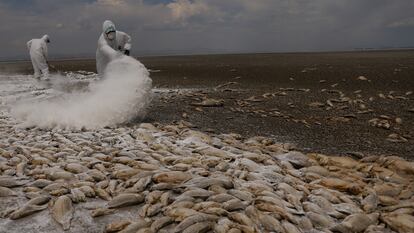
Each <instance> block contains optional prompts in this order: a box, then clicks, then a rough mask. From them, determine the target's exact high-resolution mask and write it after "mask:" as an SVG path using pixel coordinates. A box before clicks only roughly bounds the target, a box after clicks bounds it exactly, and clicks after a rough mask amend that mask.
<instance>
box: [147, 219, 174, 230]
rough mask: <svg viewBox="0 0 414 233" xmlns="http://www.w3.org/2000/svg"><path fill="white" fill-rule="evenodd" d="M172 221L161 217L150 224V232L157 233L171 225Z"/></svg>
mask: <svg viewBox="0 0 414 233" xmlns="http://www.w3.org/2000/svg"><path fill="white" fill-rule="evenodd" d="M172 222H174V220H173V219H172V218H170V217H167V216H166V217H161V218H159V219H157V220H155V221H154V222H153V223H152V224H151V231H152V232H158V230H159V229H161V228H163V227H165V226H167V225H169V224H171V223H172Z"/></svg>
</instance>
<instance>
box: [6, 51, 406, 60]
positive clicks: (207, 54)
mask: <svg viewBox="0 0 414 233" xmlns="http://www.w3.org/2000/svg"><path fill="white" fill-rule="evenodd" d="M406 51H413V52H414V47H412V48H411V47H408V48H384V49H370V48H366V49H354V50H332V51H296V52H252V53H248V52H241V53H199V54H191V53H190V54H187V53H182V54H181V53H177V54H166V55H142V56H138V57H137V58H157V57H188V56H225V55H260V54H281V55H283V54H340V53H344V54H346V53H367V52H368V53H375V52H406ZM88 60H95V57H92V56H91V57H64V58H52V59H50V61H88ZM29 61H30V60H29V59H10V60H8V59H6V60H0V63H19V62H29Z"/></svg>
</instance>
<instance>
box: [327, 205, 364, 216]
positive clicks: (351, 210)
mask: <svg viewBox="0 0 414 233" xmlns="http://www.w3.org/2000/svg"><path fill="white" fill-rule="evenodd" d="M333 207H334V208H335V210H336V211H338V212H341V213H344V214H348V215H349V214H357V213H362V212H363V211H362V210H361V209H360V208H359V207H358V206H357V205H354V204H351V203H339V204H334V205H333Z"/></svg>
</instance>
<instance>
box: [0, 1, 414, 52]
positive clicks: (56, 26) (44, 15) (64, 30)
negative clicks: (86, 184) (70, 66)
mask: <svg viewBox="0 0 414 233" xmlns="http://www.w3.org/2000/svg"><path fill="white" fill-rule="evenodd" d="M19 2H20V1H10V0H0V20H1V21H2V23H1V24H0V30H1V32H2V37H1V38H0V46H1V47H0V49H1V54H0V58H1V59H4V58H14V57H22V56H24V57H26V58H27V55H26V53H27V51H26V48H25V42H26V41H28V40H29V39H31V38H34V37H40V36H41V35H43V34H46V33H47V34H49V35H50V36H51V38H52V42H53V43H51V44H50V54H51V55H52V56H55V57H56V56H79V55H87V56H93V54H94V52H95V48H96V41H97V38H98V37H99V35H100V33H101V24H102V22H103V21H104V20H105V19H111V20H113V21H114V22H115V23H116V24H117V27H118V29H119V30H121V31H125V32H127V33H129V34H131V35H132V36H133V41H134V44H133V50H134V51H133V52H134V54H135V55H140V54H169V53H209V52H223V53H226V52H272V51H282V52H283V51H319V50H343V49H353V48H362V47H384V46H413V44H412V41H414V17H413V15H412V12H413V10H414V2H412V1H405V0H395V1H389V0H364V1H360V0H348V1H343V0H313V1H308V0H278V1H275V0H258V1H251V0H226V1H223V0H172V1H167V0H157V1H149V0H89V1H85V0H33V1H26V0H24V1H21V2H20V3H19Z"/></svg>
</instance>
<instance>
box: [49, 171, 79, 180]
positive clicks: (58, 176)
mask: <svg viewBox="0 0 414 233" xmlns="http://www.w3.org/2000/svg"><path fill="white" fill-rule="evenodd" d="M47 178H48V179H50V180H72V179H74V178H75V175H73V173H70V172H67V171H54V172H51V173H50V174H48V175H47Z"/></svg>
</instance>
